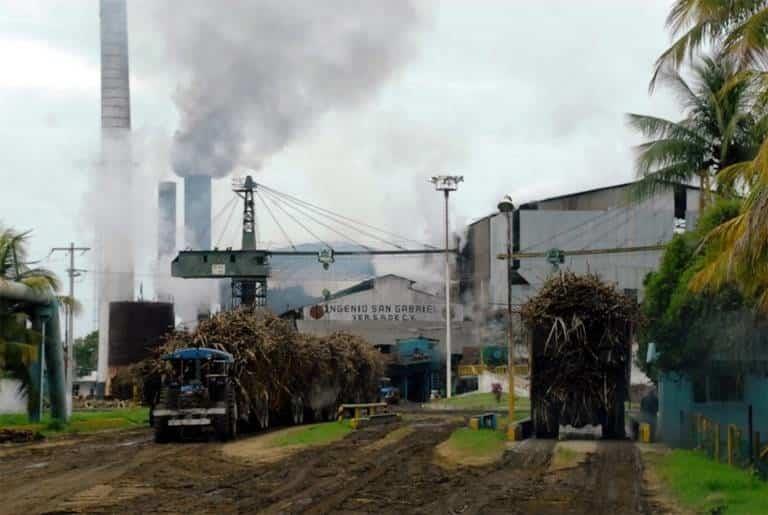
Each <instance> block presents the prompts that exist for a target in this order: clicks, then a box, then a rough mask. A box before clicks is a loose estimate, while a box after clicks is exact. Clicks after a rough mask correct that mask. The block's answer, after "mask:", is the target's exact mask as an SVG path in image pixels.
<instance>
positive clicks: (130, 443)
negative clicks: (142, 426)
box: [117, 440, 144, 447]
mask: <svg viewBox="0 0 768 515" xmlns="http://www.w3.org/2000/svg"><path fill="white" fill-rule="evenodd" d="M143 441H144V440H131V441H129V442H123V443H119V444H117V446H118V447H132V446H134V445H138V444H140V443H141V442H143Z"/></svg>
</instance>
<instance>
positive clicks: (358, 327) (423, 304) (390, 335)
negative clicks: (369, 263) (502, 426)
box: [283, 274, 474, 399]
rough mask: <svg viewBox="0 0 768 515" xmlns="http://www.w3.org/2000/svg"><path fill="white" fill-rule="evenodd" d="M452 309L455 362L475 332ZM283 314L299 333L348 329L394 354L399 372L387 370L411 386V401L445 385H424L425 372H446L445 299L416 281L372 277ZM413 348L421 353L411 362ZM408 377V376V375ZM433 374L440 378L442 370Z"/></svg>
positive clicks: (390, 276) (456, 309)
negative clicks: (418, 284)
mask: <svg viewBox="0 0 768 515" xmlns="http://www.w3.org/2000/svg"><path fill="white" fill-rule="evenodd" d="M452 313H453V317H452V318H453V322H452V326H451V327H452V338H451V350H452V352H451V354H452V357H451V358H452V362H453V363H454V365H455V364H456V363H458V362H459V361H460V360H461V352H462V349H463V348H464V347H465V346H468V345H472V342H473V341H474V340H473V337H474V335H473V333H472V330H473V325H472V323H471V322H468V321H465V320H464V307H463V306H461V305H457V304H454V306H453V309H452ZM283 316H285V317H293V318H295V319H296V326H297V328H298V330H299V331H301V332H305V333H311V334H317V335H327V334H331V333H333V332H335V331H347V332H350V333H352V334H357V335H359V336H362V337H363V338H365V339H366V340H368V341H369V342H370V343H371V344H372V345H374V346H375V347H377V348H379V349H380V350H382V351H383V352H385V353H391V354H392V356H393V357H395V356H398V357H399V359H397V360H396V361H397V362H396V363H394V362H393V365H394V366H395V367H396V368H397V370H396V371H395V370H394V369H393V370H392V371H391V372H393V371H394V372H396V375H397V381H398V384H400V383H402V384H406V383H407V384H411V385H412V387H410V390H409V391H410V392H411V393H410V394H409V396H410V397H413V398H414V399H421V398H422V397H423V396H424V395H425V394H426V392H428V391H429V390H430V389H432V388H434V389H438V388H442V387H443V386H444V382H443V383H440V384H437V383H435V384H428V383H429V381H427V380H426V379H425V377H429V373H428V372H429V371H434V370H438V369H441V370H444V363H445V298H444V297H442V296H440V295H436V294H433V293H430V292H427V291H423V290H421V289H419V288H418V287H417V285H416V282H415V281H412V280H410V279H407V278H405V277H401V276H399V275H394V274H388V275H382V276H378V277H374V278H371V279H367V280H365V281H362V282H360V283H358V284H355V285H353V286H351V287H349V288H346V289H344V290H340V291H338V292H335V293H333V294H329V295H327V296H326V298H325V299H323V300H322V301H320V302H317V303H315V304H312V305H308V306H304V307H302V308H299V309H297V310H294V311H291V312H288V313H286V314H284V315H283ZM415 342H420V343H415ZM425 342H429V343H428V344H427V343H425ZM425 345H426V346H428V347H429V351H428V352H427V351H426V350H425V349H426V347H424V346H425ZM412 347H413V348H418V349H419V350H420V351H421V352H422V354H423V355H424V356H421V357H420V359H419V360H416V361H413V359H412V356H411V355H412V354H413V352H412V351H413V348H412ZM405 356H409V357H408V358H406V357H405ZM425 356H426V358H425ZM409 360H410V361H409ZM406 361H407V363H406ZM427 362H429V363H427ZM417 365H418V366H417ZM408 375H410V376H412V377H410V379H408V378H407V377H406V376H408ZM435 377H436V378H439V379H436V380H440V381H444V375H443V374H436V375H435ZM454 388H456V384H454Z"/></svg>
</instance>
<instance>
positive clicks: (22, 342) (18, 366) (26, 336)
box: [0, 227, 59, 401]
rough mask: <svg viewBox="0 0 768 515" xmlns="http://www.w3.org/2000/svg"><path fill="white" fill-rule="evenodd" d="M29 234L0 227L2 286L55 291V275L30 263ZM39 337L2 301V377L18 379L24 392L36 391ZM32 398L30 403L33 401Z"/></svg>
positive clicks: (57, 283) (56, 284)
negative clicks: (34, 369)
mask: <svg viewBox="0 0 768 515" xmlns="http://www.w3.org/2000/svg"><path fill="white" fill-rule="evenodd" d="M28 236H29V233H19V232H16V231H14V230H13V229H9V228H3V227H0V284H2V283H4V282H9V281H12V282H19V283H21V284H24V285H25V286H28V287H30V288H33V289H35V290H40V291H56V290H58V288H59V281H58V279H57V278H56V275H55V274H54V273H53V272H51V271H50V270H47V269H44V268H33V267H30V266H29V264H28V263H27V246H26V241H27V238H28ZM39 344H40V338H39V335H37V334H36V333H35V332H33V331H28V330H27V329H26V315H24V314H23V313H20V312H18V311H17V309H16V307H15V306H13V305H10V304H8V303H5V302H3V300H2V299H0V377H8V378H12V379H17V380H19V381H20V382H21V388H22V390H34V389H35V381H34V380H33V378H32V377H31V376H30V370H29V365H30V364H31V363H32V362H33V361H35V360H37V349H38V347H39ZM33 397H34V396H33V395H29V396H28V399H30V401H31V399H32V398H33Z"/></svg>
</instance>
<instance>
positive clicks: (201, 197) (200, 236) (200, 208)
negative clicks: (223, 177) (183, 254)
mask: <svg viewBox="0 0 768 515" xmlns="http://www.w3.org/2000/svg"><path fill="white" fill-rule="evenodd" d="M184 239H185V244H186V246H187V247H189V248H191V249H194V250H208V249H210V248H211V177H210V176H208V175H190V176H186V177H184Z"/></svg>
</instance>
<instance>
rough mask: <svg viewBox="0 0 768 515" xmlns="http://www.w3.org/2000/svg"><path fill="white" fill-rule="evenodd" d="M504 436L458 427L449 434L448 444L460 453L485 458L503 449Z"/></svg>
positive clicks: (488, 431) (500, 433) (496, 432)
mask: <svg viewBox="0 0 768 515" xmlns="http://www.w3.org/2000/svg"><path fill="white" fill-rule="evenodd" d="M505 441H506V438H505V435H504V433H503V432H501V431H491V430H487V429H485V430H482V429H481V430H477V431H476V430H473V429H469V428H468V427H460V428H458V429H457V430H456V431H454V432H453V433H452V434H451V437H450V438H449V439H448V444H449V445H450V446H451V447H453V448H454V449H456V450H457V451H459V452H462V453H470V454H473V455H478V456H487V455H489V454H494V453H496V452H497V451H498V450H499V449H503V448H504V442H505Z"/></svg>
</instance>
